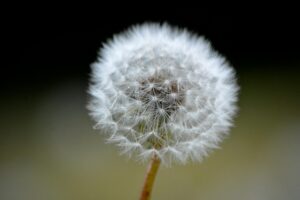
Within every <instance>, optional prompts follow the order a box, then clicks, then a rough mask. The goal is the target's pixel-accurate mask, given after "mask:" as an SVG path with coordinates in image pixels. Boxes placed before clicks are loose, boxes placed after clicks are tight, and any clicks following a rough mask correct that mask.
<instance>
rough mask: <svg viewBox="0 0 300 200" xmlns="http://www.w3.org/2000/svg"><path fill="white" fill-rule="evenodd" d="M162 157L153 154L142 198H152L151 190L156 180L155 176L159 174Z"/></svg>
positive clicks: (142, 199)
mask: <svg viewBox="0 0 300 200" xmlns="http://www.w3.org/2000/svg"><path fill="white" fill-rule="evenodd" d="M160 162H161V161H160V159H159V158H158V156H157V155H156V154H154V155H153V157H152V159H151V162H150V163H149V167H148V170H147V173H146V177H145V181H144V186H143V190H142V192H141V196H140V200H150V196H151V191H152V188H153V183H154V180H155V176H156V174H157V171H158V168H159V165H160Z"/></svg>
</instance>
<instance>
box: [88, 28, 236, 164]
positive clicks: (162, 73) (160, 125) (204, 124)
mask: <svg viewBox="0 0 300 200" xmlns="http://www.w3.org/2000/svg"><path fill="white" fill-rule="evenodd" d="M234 76H235V74H234V70H233V68H232V67H231V66H230V65H229V64H228V62H227V61H226V60H225V58H224V57H222V56H221V55H220V54H218V53H216V52H215V51H214V50H213V49H212V47H211V45H210V43H209V42H208V41H207V40H205V39H204V38H203V37H199V36H196V35H194V34H191V33H189V32H188V31H186V30H181V29H178V28H174V27H171V26H169V25H167V24H164V25H159V24H143V25H139V26H134V27H133V28H131V29H129V30H127V31H125V32H124V33H121V34H119V35H116V36H114V38H113V39H112V40H110V41H109V42H108V43H106V44H105V45H104V47H103V48H102V49H101V50H100V52H99V57H98V60H97V61H96V62H95V63H94V64H93V65H92V78H91V85H90V90H89V93H90V94H91V101H90V103H89V106H88V108H89V110H90V114H91V116H92V117H93V118H94V120H95V121H96V128H99V129H101V131H102V132H104V133H106V134H107V135H108V141H109V142H112V143H116V144H117V145H118V146H119V147H120V148H121V149H122V152H123V153H126V154H129V155H135V156H136V157H137V158H138V159H140V160H147V159H148V158H149V157H150V156H151V154H152V153H155V154H157V156H158V157H160V158H161V160H162V161H163V163H164V164H171V163H172V162H179V163H183V164H184V163H186V162H187V161H188V160H193V161H201V160H202V159H203V157H205V156H207V154H208V152H209V151H210V150H212V149H215V148H217V147H218V144H219V143H220V142H221V140H222V139H223V138H224V136H225V135H227V133H228V131H229V128H230V127H231V125H232V118H233V117H234V114H235V113H236V110H237V109H236V105H235V104H236V101H237V91H238V86H237V84H236V81H235V77H234Z"/></svg>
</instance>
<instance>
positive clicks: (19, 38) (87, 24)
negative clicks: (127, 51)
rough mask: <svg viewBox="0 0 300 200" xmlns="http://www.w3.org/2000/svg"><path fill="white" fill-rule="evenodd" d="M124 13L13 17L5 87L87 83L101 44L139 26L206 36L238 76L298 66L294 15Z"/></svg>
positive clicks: (9, 26)
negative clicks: (256, 70)
mask: <svg viewBox="0 0 300 200" xmlns="http://www.w3.org/2000/svg"><path fill="white" fill-rule="evenodd" d="M108 13H110V12H108ZM129 13H130V12H128V13H127V12H124V13H111V15H108V14H107V13H104V12H99V13H97V14H95V15H94V16H91V17H90V18H89V17H85V16H82V17H81V16H80V17H76V18H73V17H69V18H68V17H65V18H64V17H62V18H61V17H60V16H56V15H55V13H53V16H51V15H50V16H48V15H47V16H45V15H36V16H35V15H33V16H32V17H29V16H27V15H24V16H22V15H21V16H19V17H17V18H16V19H15V20H13V21H12V22H10V23H8V24H7V28H5V29H3V33H4V35H5V37H3V39H4V44H5V45H4V47H5V48H4V51H5V58H4V59H5V61H6V63H5V67H4V68H5V69H4V70H5V71H6V72H5V73H3V74H5V76H4V77H3V78H4V79H5V82H7V81H8V82H10V86H18V85H20V84H21V85H22V86H24V87H25V86H27V85H30V86H32V85H33V87H35V86H37V85H44V84H49V83H51V82H53V81H56V80H61V79H64V78H65V77H71V76H74V77H78V78H83V79H86V78H87V75H88V73H89V70H90V69H89V65H90V63H92V62H93V61H94V60H95V59H96V55H97V54H96V53H97V51H98V49H99V47H101V44H102V43H103V42H105V41H106V40H107V39H108V38H110V37H111V36H112V35H113V34H115V33H119V32H121V31H123V30H125V29H126V28H128V27H129V26H131V25H133V24H139V23H143V22H168V23H170V24H171V25H175V26H179V27H185V28H187V29H189V30H191V31H193V32H195V33H197V34H199V35H203V36H205V37H206V38H208V39H209V40H210V41H211V42H212V45H213V46H214V47H215V49H217V50H218V51H219V52H221V53H222V54H223V55H225V56H226V57H227V58H228V60H229V61H230V62H231V63H232V64H233V66H234V67H235V68H236V69H237V70H243V69H244V68H246V67H251V68H253V67H255V66H257V65H256V64H257V63H259V64H262V65H264V66H262V65H260V66H257V67H259V68H264V67H270V66H272V68H274V67H278V66H281V67H282V64H284V65H285V66H286V67H285V68H288V67H290V66H296V65H297V64H298V63H299V55H300V52H299V45H300V43H299V30H298V25H299V18H298V16H297V15H296V14H295V13H293V11H291V12H290V13H288V10H286V12H283V10H281V12H279V11H273V13H272V12H265V11H264V12H260V11H253V12H249V13H247V12H246V13H243V12H240V13H239V14H231V15H228V13H226V14H219V15H218V12H216V11H215V12H213V11H205V9H203V10H196V9H187V8H185V9H184V8H183V9H173V10H171V11H168V12H166V11H161V10H160V11H159V10H155V12H154V14H153V12H149V11H148V12H147V11H145V12H143V11H140V12H139V13H134V12H133V13H130V14H129ZM112 16H115V17H112ZM2 47H3V45H2ZM7 55H8V56H7ZM287 64H289V65H290V66H287ZM10 80H13V81H10ZM11 84H12V85H11ZM17 88H19V87H17Z"/></svg>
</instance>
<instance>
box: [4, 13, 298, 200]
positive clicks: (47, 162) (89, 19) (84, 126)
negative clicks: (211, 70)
mask: <svg viewBox="0 0 300 200" xmlns="http://www.w3.org/2000/svg"><path fill="white" fill-rule="evenodd" d="M42 12H43V11H40V13H37V14H35V13H34V14H33V13H31V14H32V15H33V16H32V17H31V16H29V14H28V13H24V15H20V16H19V17H17V18H16V20H13V19H11V21H7V23H6V24H5V25H2V26H5V28H3V27H2V28H3V29H2V30H3V31H2V34H4V36H2V40H4V41H3V42H2V48H3V49H4V51H5V54H4V58H3V59H2V62H1V63H2V66H1V74H2V76H1V86H0V87H1V93H0V108H1V109H0V110H1V112H0V199H1V200H53V199H55V200H82V199H85V200H100V199H103V200H106V199H107V200H109V199H128V200H129V199H130V200H132V199H138V196H139V193H140V189H141V186H142V183H143V178H144V173H145V171H146V166H147V165H146V163H145V164H140V163H136V162H135V161H133V160H130V159H128V158H126V157H124V156H120V155H119V152H118V150H117V148H116V147H115V146H113V145H108V144H105V138H103V136H101V133H100V131H98V130H93V128H92V127H93V124H94V123H93V121H92V120H91V119H90V118H89V116H88V111H87V109H86V104H87V101H88V95H87V92H86V91H87V88H88V82H89V73H90V64H91V63H92V62H93V61H95V60H96V56H97V51H98V50H99V48H100V47H101V45H102V43H103V42H105V41H106V40H107V39H108V38H110V37H111V36H112V35H113V34H115V33H118V32H121V31H123V30H124V29H126V28H127V27H128V26H130V25H133V24H137V23H142V22H145V21H152V22H169V23H170V24H171V25H176V26H180V27H186V28H187V29H189V30H191V31H193V32H195V33H197V34H199V35H204V36H205V37H206V38H207V39H209V40H210V41H211V43H212V45H213V46H214V48H215V49H216V50H217V51H219V52H220V53H222V54H223V55H225V56H226V57H227V59H228V60H229V61H230V63H231V64H232V65H233V66H234V68H235V69H236V71H237V77H238V82H239V85H240V86H241V91H240V100H239V107H240V111H239V114H238V116H237V118H236V120H235V127H234V128H233V129H232V131H231V134H230V136H229V137H228V138H227V139H226V140H225V141H224V142H223V143H222V145H221V149H219V150H216V151H214V152H213V153H212V154H211V155H210V156H209V157H208V158H206V159H205V160H204V162H202V163H200V164H199V163H194V164H193V163H190V164H187V165H185V166H173V167H171V168H164V167H163V168H161V169H160V171H159V174H158V177H157V179H156V183H155V187H154V191H153V199H156V200H165V199H173V200H181V199H189V200H197V199H201V200H204V199H209V200H217V199H222V200H226V199H228V200H232V199H239V200H240V199H243V200H254V199H255V200H282V199H289V200H299V199H300V171H299V169H300V156H299V153H300V78H299V75H300V52H299V44H300V43H299V31H298V30H297V25H299V20H298V18H297V16H296V14H295V15H293V12H289V11H288V10H287V12H289V14H285V15H284V16H283V15H280V13H278V12H276V11H274V12H273V13H265V12H262V13H260V12H258V11H252V12H251V13H240V14H236V15H235V14H232V15H228V14H219V15H217V14H216V13H215V12H213V11H210V10H206V9H187V8H181V9H177V10H176V9H172V11H169V12H167V11H166V10H162V11H158V10H155V12H146V11H140V12H133V13H129V12H127V13H126V12H123V13H121V12H120V13H114V12H113V11H111V15H114V16H115V17H112V16H109V17H108V16H107V15H106V14H104V12H103V13H94V16H86V18H84V17H82V15H83V14H82V13H79V14H81V16H80V15H79V16H80V17H77V18H73V17H66V18H58V19H57V20H56V19H54V18H55V16H57V13H49V15H48V13H42Z"/></svg>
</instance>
